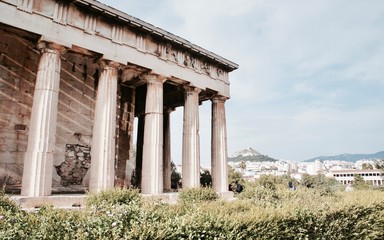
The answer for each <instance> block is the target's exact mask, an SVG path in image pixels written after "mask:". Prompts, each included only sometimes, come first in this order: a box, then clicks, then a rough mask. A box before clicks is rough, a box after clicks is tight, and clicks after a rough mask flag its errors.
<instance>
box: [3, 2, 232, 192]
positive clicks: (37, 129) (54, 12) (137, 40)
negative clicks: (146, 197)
mask: <svg viewBox="0 0 384 240" xmlns="http://www.w3.org/2000/svg"><path fill="white" fill-rule="evenodd" d="M237 68H238V65H237V64H235V63H233V62H231V61H229V60H227V59H225V58H223V57H220V56H218V55H216V54H214V53H212V52H209V51H207V50H205V49H203V48H200V47H198V46H196V45H194V44H192V43H190V42H188V41H187V40H185V39H183V38H180V37H178V36H175V35H173V34H171V33H169V32H167V31H164V30H162V29H160V28H157V27H155V26H153V25H151V24H148V23H146V22H144V21H141V20H139V19H137V18H134V17H132V16H130V15H127V14H126V13H123V12H121V11H118V10H116V9H113V8H111V7H108V6H106V5H104V4H102V3H99V2H97V1H94V0H0V104H1V105H0V126H1V129H0V184H1V185H2V187H3V188H5V189H6V190H8V191H16V192H17V191H20V192H21V195H23V196H30V197H38V196H48V195H51V194H52V193H60V192H71V191H78V190H89V191H93V192H97V191H100V190H104V189H108V188H113V187H114V186H128V185H129V183H130V179H129V175H130V173H129V172H128V169H127V165H128V164H127V163H129V162H130V161H133V159H130V158H131V157H130V155H129V152H130V149H132V148H133V146H134V143H136V144H135V145H136V146H137V150H136V152H137V154H136V165H135V169H136V170H135V175H136V181H137V184H138V185H139V186H140V188H141V192H142V193H144V194H161V193H163V192H164V191H168V190H169V189H170V187H171V186H170V179H171V177H170V175H171V164H170V159H171V156H170V155H171V154H170V153H171V151H170V147H171V139H170V132H171V131H172V124H170V121H169V120H170V115H171V114H172V111H174V110H175V109H176V108H178V107H182V108H183V112H184V119H183V140H182V148H183V149H182V171H183V176H182V186H183V188H191V187H197V186H199V179H200V156H199V151H200V150H199V104H200V103H201V102H203V101H211V104H212V118H211V128H212V131H211V157H212V158H211V165H212V179H213V188H214V190H215V191H217V192H226V191H228V182H227V136H226V115H225V102H226V100H228V98H229V76H228V74H229V72H231V71H233V70H235V69H237ZM135 118H137V120H136V121H137V124H136V125H137V127H136V129H135V124H134V121H135ZM134 131H137V139H133V138H134Z"/></svg>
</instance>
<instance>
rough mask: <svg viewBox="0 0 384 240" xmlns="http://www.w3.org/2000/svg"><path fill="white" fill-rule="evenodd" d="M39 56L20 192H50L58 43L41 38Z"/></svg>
mask: <svg viewBox="0 0 384 240" xmlns="http://www.w3.org/2000/svg"><path fill="white" fill-rule="evenodd" d="M38 47H39V49H40V51H41V58H40V62H39V66H38V70H37V75H36V86H35V93H34V97H33V104H32V114H31V122H30V125H29V135H28V147H27V152H26V153H25V157H24V169H23V181H22V186H21V195H24V196H31V197H37V196H46V195H50V194H51V192H52V170H53V153H54V150H55V140H56V139H55V138H56V136H55V135H56V119H57V105H58V98H59V85H60V69H61V59H60V56H61V53H62V52H63V51H64V48H63V47H62V46H60V45H57V44H53V43H47V42H40V43H39V44H38Z"/></svg>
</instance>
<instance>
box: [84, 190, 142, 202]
mask: <svg viewBox="0 0 384 240" xmlns="http://www.w3.org/2000/svg"><path fill="white" fill-rule="evenodd" d="M140 201H141V197H140V194H139V191H138V190H137V189H127V188H116V189H108V190H104V191H101V192H99V193H89V194H88V196H87V200H86V206H87V207H103V206H105V205H109V206H111V205H128V204H131V203H136V202H140Z"/></svg>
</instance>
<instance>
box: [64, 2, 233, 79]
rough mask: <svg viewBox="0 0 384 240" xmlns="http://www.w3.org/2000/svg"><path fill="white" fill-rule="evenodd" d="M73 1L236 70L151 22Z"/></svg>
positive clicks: (231, 64) (225, 61)
mask: <svg viewBox="0 0 384 240" xmlns="http://www.w3.org/2000/svg"><path fill="white" fill-rule="evenodd" d="M61 1H64V2H68V1H67V0H61ZM73 3H74V4H77V5H78V4H81V5H82V6H84V7H87V8H89V9H92V10H93V11H96V12H99V13H101V14H103V15H105V16H107V17H109V18H112V19H116V20H119V21H121V22H123V23H126V24H128V25H130V26H132V27H134V28H137V29H140V30H141V31H144V32H147V33H148V34H150V35H153V36H156V37H160V38H162V39H163V40H165V41H167V42H169V43H171V44H174V45H177V46H179V47H182V48H185V49H188V50H190V52H192V53H194V54H197V55H200V56H201V57H206V58H208V59H210V60H211V61H213V62H216V63H219V64H220V65H224V66H226V67H227V69H226V70H227V71H228V72H231V71H233V70H236V69H237V68H238V67H239V65H238V64H236V63H234V62H232V61H229V60H227V59H225V58H223V57H221V56H219V55H217V54H215V53H212V52H210V51H208V50H206V49H204V48H202V47H199V46H197V45H195V44H193V43H191V42H189V41H187V40H185V39H184V38H181V37H179V36H176V35H174V34H172V33H170V32H167V31H165V30H163V29H161V28H158V27H156V26H154V25H152V24H149V23H147V22H144V21H142V20H140V19H138V18H135V17H133V16H131V15H128V14H126V13H124V12H121V11H119V10H117V9H114V8H112V7H109V6H107V5H105V4H102V3H100V2H98V1H94V0H77V1H73Z"/></svg>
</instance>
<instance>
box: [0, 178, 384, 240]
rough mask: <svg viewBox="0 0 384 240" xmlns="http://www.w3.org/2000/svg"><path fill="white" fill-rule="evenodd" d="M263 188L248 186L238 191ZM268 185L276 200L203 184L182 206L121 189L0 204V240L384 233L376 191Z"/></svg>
mask: <svg viewBox="0 0 384 240" xmlns="http://www.w3.org/2000/svg"><path fill="white" fill-rule="evenodd" d="M253 187H255V188H256V187H257V188H256V189H253V190H252V188H253ZM261 187H263V186H260V185H256V184H255V185H249V186H247V187H246V188H245V192H244V193H241V194H239V196H242V195H243V196H245V195H246V194H247V191H248V192H249V193H251V192H253V193H258V191H260V189H262V188H261ZM265 189H268V190H269V191H272V190H273V191H275V193H276V194H277V195H278V199H277V200H275V203H274V204H268V203H266V202H268V201H270V199H268V198H264V199H263V198H259V199H258V201H255V198H245V197H244V198H242V199H237V200H236V201H214V200H216V199H217V195H216V194H214V193H213V191H212V190H211V189H206V188H205V189H204V188H203V189H189V190H183V191H182V192H181V194H180V199H183V200H181V201H180V203H181V204H171V205H170V204H165V203H162V202H160V201H159V200H155V199H140V197H139V196H138V195H136V194H137V193H135V192H133V193H132V192H130V191H131V190H126V189H125V190H116V191H117V193H116V192H114V191H111V192H109V191H107V192H109V193H110V195H109V199H108V200H105V198H106V197H107V196H108V195H105V194H106V192H103V193H100V195H99V194H95V195H90V197H92V198H94V197H95V196H98V198H96V199H93V200H92V204H89V205H87V207H86V208H84V209H77V210H71V211H68V210H63V209H55V208H53V207H51V206H45V207H42V208H41V209H40V210H39V211H37V212H32V213H26V212H24V211H22V210H20V209H19V208H18V207H17V206H16V208H0V210H1V216H3V217H1V219H0V239H384V232H383V229H382V228H383V226H384V204H383V202H384V193H383V192H381V191H372V190H355V191H354V192H336V193H334V194H332V195H321V194H320V193H319V192H318V191H317V190H315V189H312V188H306V187H303V188H301V189H298V190H296V191H289V190H288V189H287V188H286V186H284V187H282V186H281V185H279V184H277V185H275V187H272V188H267V187H266V185H264V190H265ZM120 191H122V192H120ZM126 191H128V192H129V193H128V192H126ZM263 194H265V193H263ZM124 196H125V197H124ZM113 199H114V200H113ZM121 199H123V200H121ZM185 203H193V204H185ZM95 206H97V207H95Z"/></svg>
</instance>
